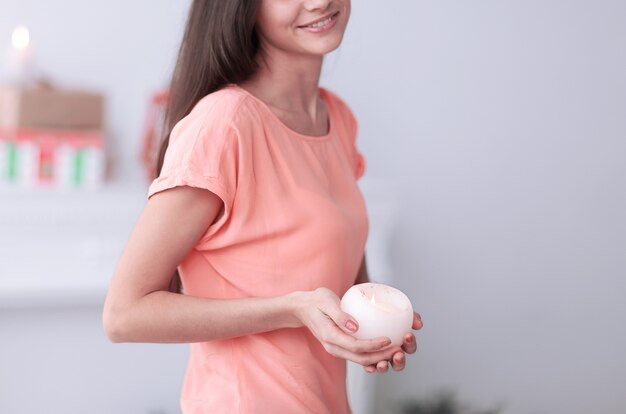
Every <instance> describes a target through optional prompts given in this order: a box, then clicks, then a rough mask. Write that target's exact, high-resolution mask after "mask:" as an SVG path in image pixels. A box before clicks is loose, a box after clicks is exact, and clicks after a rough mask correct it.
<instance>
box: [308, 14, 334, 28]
mask: <svg viewBox="0 0 626 414" xmlns="http://www.w3.org/2000/svg"><path fill="white" fill-rule="evenodd" d="M338 14H339V12H336V13H334V14H333V15H331V16H329V17H327V18H326V19H324V20H321V21H318V22H316V23H312V24H309V25H306V26H298V27H300V28H307V27H308V28H313V29H315V28H319V27H324V26H326V25H327V24H328V23H330V22H331V21H333V20H335V19H336V18H337V15H338Z"/></svg>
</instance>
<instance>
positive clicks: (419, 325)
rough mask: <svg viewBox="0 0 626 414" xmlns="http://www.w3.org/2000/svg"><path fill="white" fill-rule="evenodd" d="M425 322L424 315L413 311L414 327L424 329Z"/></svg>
mask: <svg viewBox="0 0 626 414" xmlns="http://www.w3.org/2000/svg"><path fill="white" fill-rule="evenodd" d="M423 326H424V323H423V322H422V317H421V315H420V314H419V313H417V312H413V329H416V330H417V329H422V327H423Z"/></svg>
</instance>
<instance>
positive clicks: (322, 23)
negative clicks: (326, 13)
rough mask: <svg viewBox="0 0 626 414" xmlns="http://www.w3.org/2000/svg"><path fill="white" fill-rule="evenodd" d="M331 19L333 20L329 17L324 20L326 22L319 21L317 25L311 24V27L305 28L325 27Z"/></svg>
mask: <svg viewBox="0 0 626 414" xmlns="http://www.w3.org/2000/svg"><path fill="white" fill-rule="evenodd" d="M332 19H333V17H332V16H331V17H329V18H328V19H326V20H323V21H321V22H317V23H313V24H311V25H308V26H307V27H322V26H325V25H327V24H328V23H330V21H331V20H332Z"/></svg>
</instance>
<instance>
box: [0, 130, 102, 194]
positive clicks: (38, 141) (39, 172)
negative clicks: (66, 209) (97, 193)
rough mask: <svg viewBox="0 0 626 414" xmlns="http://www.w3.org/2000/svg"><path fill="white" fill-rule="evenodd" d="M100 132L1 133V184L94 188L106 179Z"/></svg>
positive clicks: (7, 131) (38, 131)
mask: <svg viewBox="0 0 626 414" xmlns="http://www.w3.org/2000/svg"><path fill="white" fill-rule="evenodd" d="M105 164H106V159H105V148H104V138H103V135H102V133H101V132H99V131H70V130H47V129H30V128H21V129H16V130H0V182H3V183H5V184H11V185H20V186H27V187H32V186H45V187H74V188H76V187H80V188H96V187H99V186H100V185H101V184H102V183H103V182H104V180H105Z"/></svg>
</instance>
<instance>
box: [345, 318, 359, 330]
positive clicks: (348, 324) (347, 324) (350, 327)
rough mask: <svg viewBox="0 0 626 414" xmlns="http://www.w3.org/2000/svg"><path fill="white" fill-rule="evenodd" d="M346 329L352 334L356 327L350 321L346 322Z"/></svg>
mask: <svg viewBox="0 0 626 414" xmlns="http://www.w3.org/2000/svg"><path fill="white" fill-rule="evenodd" d="M346 328H348V330H349V331H352V332H356V330H357V329H358V327H357V326H356V323H355V322H352V321H348V322H346Z"/></svg>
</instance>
